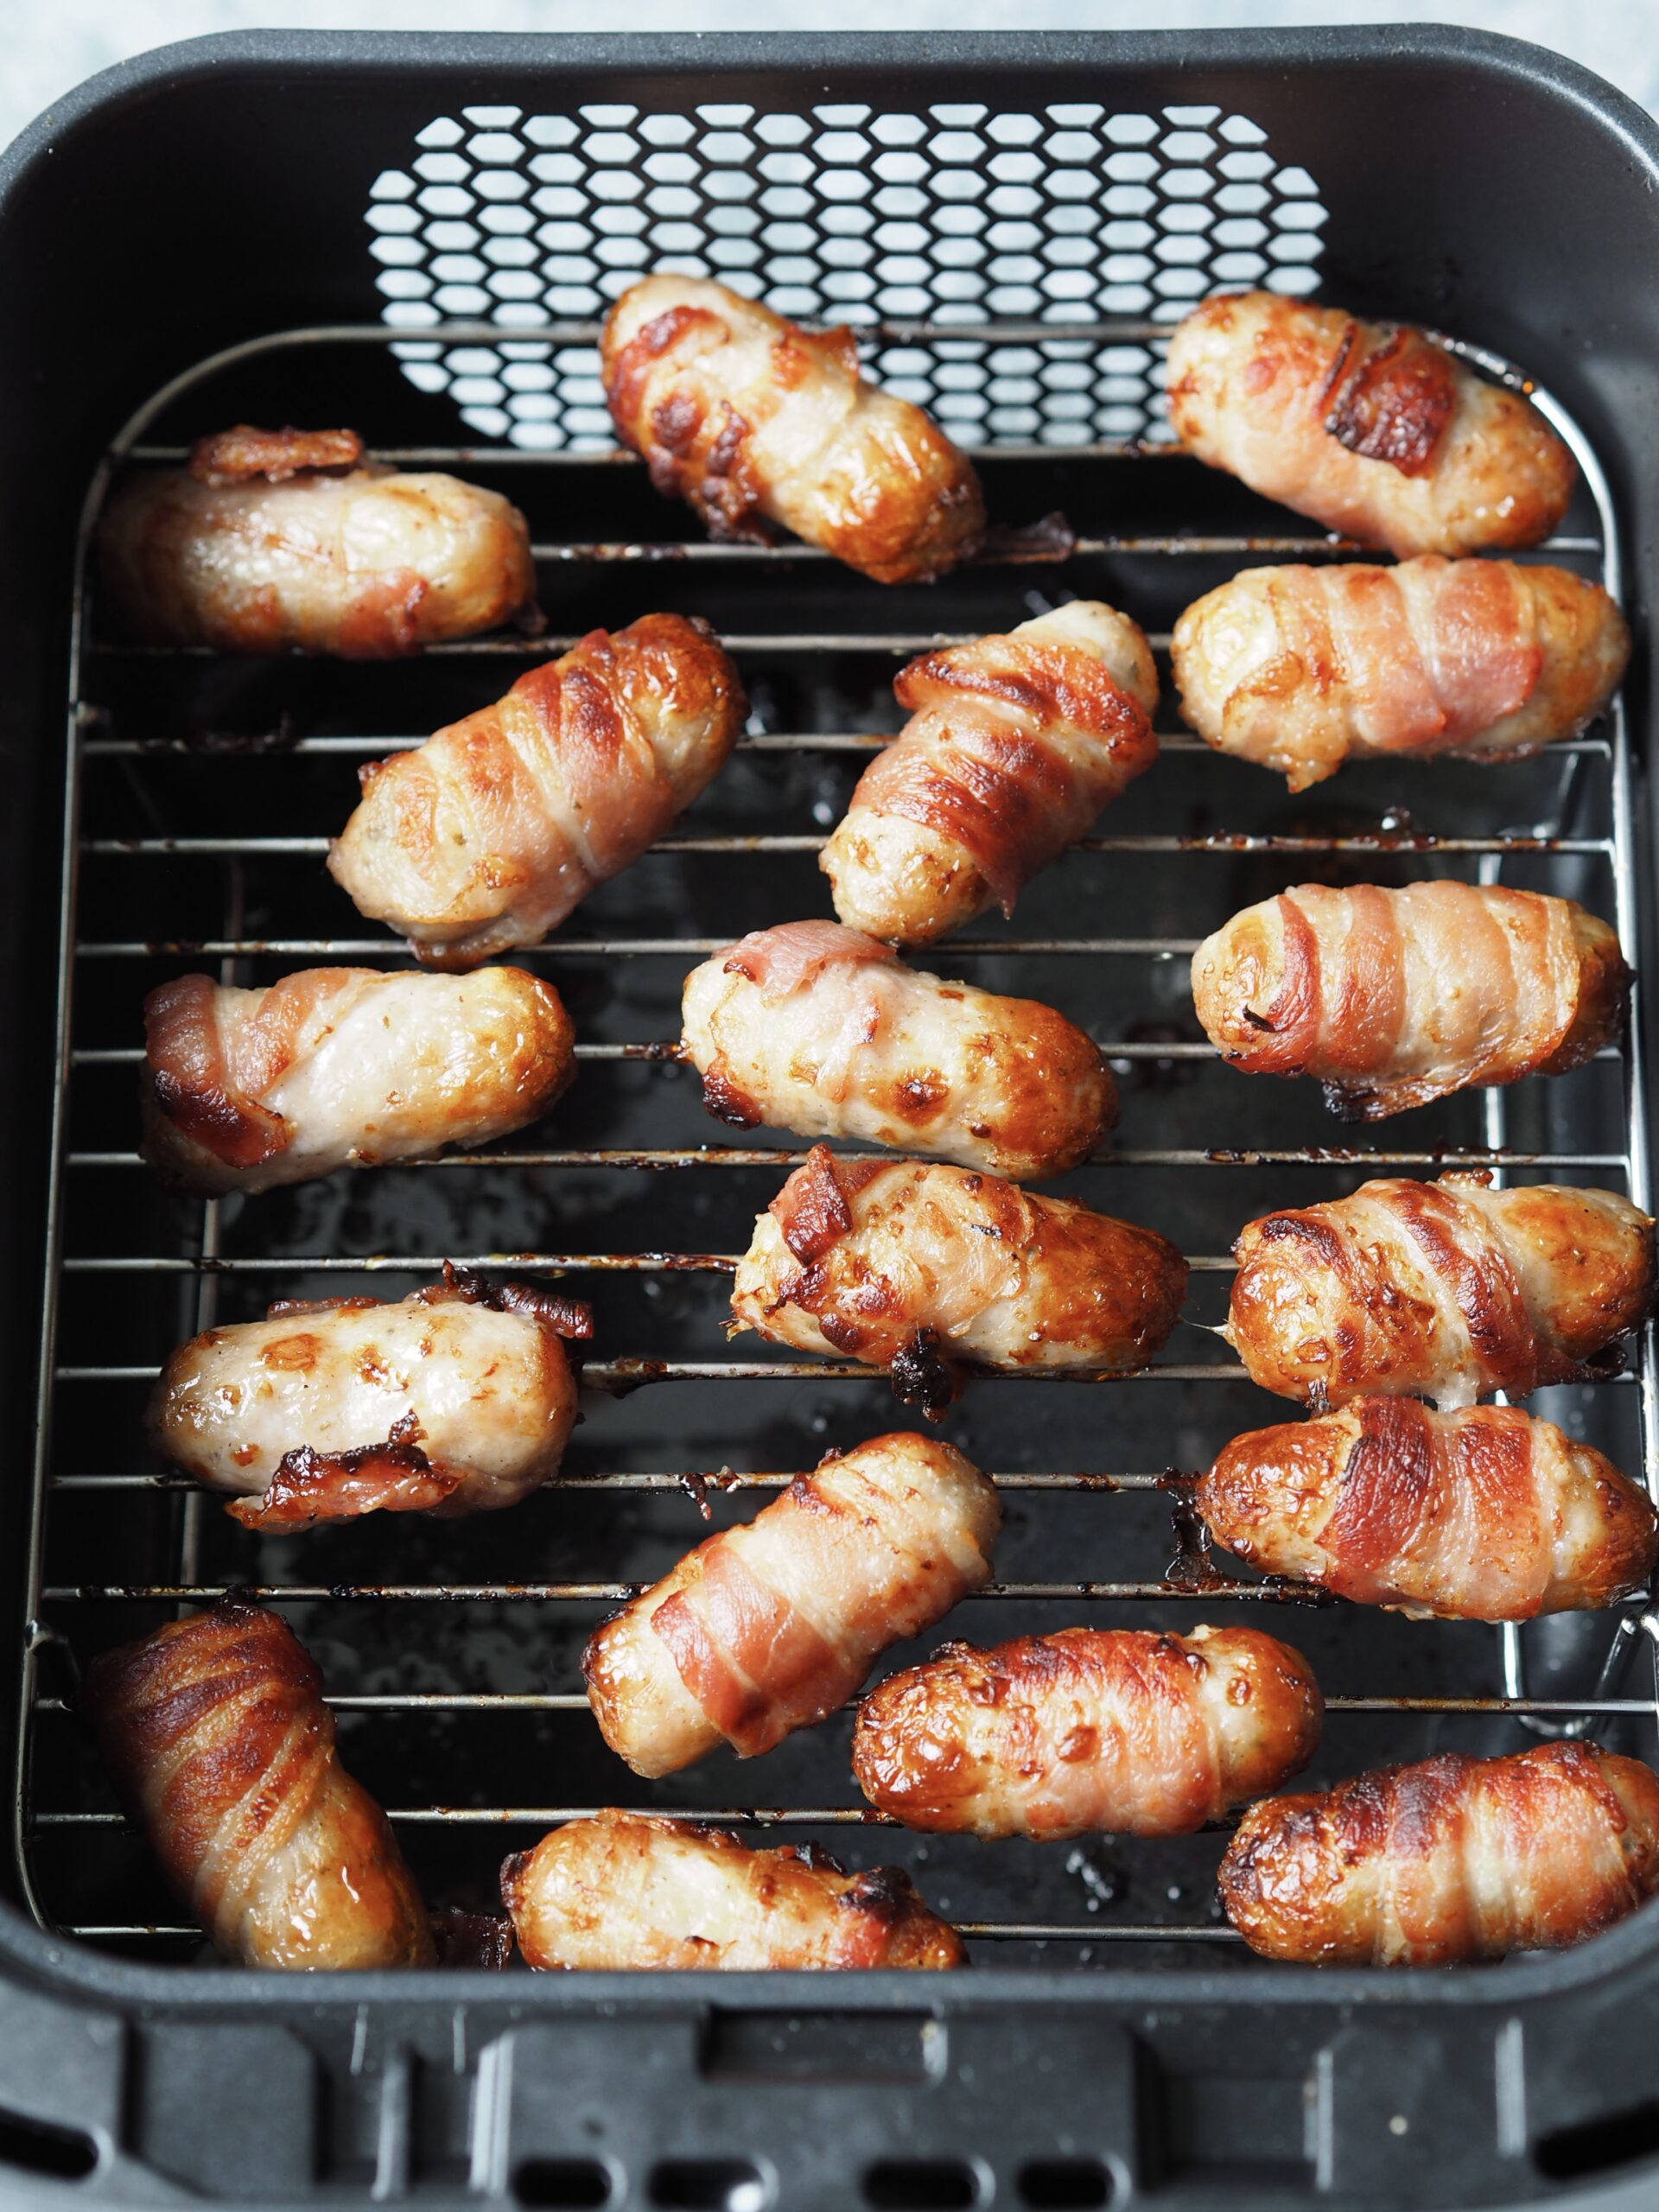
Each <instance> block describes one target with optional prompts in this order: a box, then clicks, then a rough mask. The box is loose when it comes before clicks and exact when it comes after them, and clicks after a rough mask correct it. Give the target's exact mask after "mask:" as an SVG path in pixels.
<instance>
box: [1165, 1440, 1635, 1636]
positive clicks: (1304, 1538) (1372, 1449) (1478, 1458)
mask: <svg viewBox="0 0 1659 2212" xmlns="http://www.w3.org/2000/svg"><path fill="white" fill-rule="evenodd" d="M1194 1503H1196V1505H1197V1507H1198V1512H1199V1513H1200V1514H1201V1515H1202V1516H1203V1518H1204V1521H1205V1525H1206V1527H1207V1528H1208V1529H1209V1530H1210V1532H1211V1535H1213V1536H1214V1537H1215V1538H1216V1540H1217V1542H1218V1543H1221V1544H1224V1546H1225V1547H1226V1548H1227V1549H1228V1550H1229V1551H1230V1552H1231V1553H1232V1554H1234V1556H1235V1557H1236V1558H1238V1559H1242V1560H1249V1561H1250V1562H1251V1563H1252V1564H1253V1565H1255V1566H1256V1567H1262V1569H1264V1570H1265V1571H1266V1572H1267V1573H1269V1574H1280V1575H1287V1576H1290V1577H1292V1578H1293V1579H1294V1580H1298V1581H1305V1582H1317V1583H1318V1584H1319V1585H1320V1586H1321V1587H1322V1588H1324V1589H1326V1590H1329V1591H1332V1592H1334V1593H1335V1595H1336V1596H1338V1597H1339V1598H1351V1599H1354V1600H1355V1602H1356V1603H1357V1604H1359V1605H1384V1606H1387V1607H1389V1609H1390V1610H1391V1611H1397V1612H1403V1613H1408V1614H1410V1615H1411V1616H1412V1617H1413V1618H1415V1619H1418V1620H1454V1621H1455V1620H1465V1621H1470V1620H1472V1621H1527V1620H1531V1619H1533V1618H1535V1616H1536V1615H1537V1614H1539V1613H1561V1612H1579V1611H1591V1610H1592V1609H1594V1608H1595V1607H1597V1606H1601V1605H1612V1604H1613V1603H1614V1602H1615V1601H1616V1600H1617V1599H1620V1598H1623V1597H1625V1596H1627V1595H1628V1594H1629V1592H1630V1591H1632V1590H1635V1589H1637V1588H1638V1587H1639V1586H1641V1584H1642V1583H1643V1582H1644V1581H1645V1580H1647V1578H1648V1576H1649V1574H1650V1573H1652V1571H1653V1567H1654V1562H1655V1560H1656V1557H1659V1514H1656V1512H1655V1510H1654V1507H1653V1503H1652V1501H1651V1500H1650V1499H1649V1497H1648V1496H1647V1493H1646V1492H1645V1491H1642V1490H1640V1489H1638V1488H1637V1485H1636V1484H1635V1483H1633V1482H1631V1481H1630V1478H1629V1477H1628V1476H1626V1475H1622V1474H1620V1472H1619V1471H1618V1468H1617V1467H1615V1466H1614V1465H1612V1463H1611V1460H1609V1459H1604V1458H1603V1456H1602V1454H1601V1453H1600V1452H1598V1451H1596V1450H1595V1449H1594V1448H1593V1446H1591V1445H1588V1444H1580V1443H1578V1442H1576V1441H1575V1440H1573V1438H1571V1437H1568V1436H1564V1435H1563V1434H1562V1433H1561V1431H1560V1429H1559V1428H1557V1427H1556V1426H1555V1424H1554V1422H1553V1421H1537V1420H1535V1419H1534V1418H1533V1417H1532V1415H1531V1414H1525V1413H1522V1411H1521V1410H1520V1408H1518V1407H1515V1406H1465V1407H1463V1408H1460V1409H1459V1411H1458V1412H1456V1413H1433V1412H1431V1411H1430V1410H1429V1408H1427V1406H1422V1405H1419V1404H1418V1403H1417V1402H1416V1400H1415V1399H1414V1398H1357V1399H1355V1401H1354V1402H1353V1403H1352V1404H1351V1405H1350V1406H1347V1407H1344V1409H1343V1410H1342V1411H1341V1412H1340V1413H1333V1414H1323V1415H1322V1416H1321V1417H1320V1418H1319V1420H1317V1421H1287V1422H1285V1423H1284V1424H1283V1425H1282V1426H1281V1427H1274V1428H1258V1429H1255V1430H1253V1431H1252V1432H1251V1433H1249V1435H1247V1436H1236V1437H1235V1438H1234V1439H1233V1440H1232V1442H1231V1443H1230V1445H1228V1446H1227V1447H1226V1449H1225V1451H1224V1452H1222V1453H1221V1455H1220V1457H1219V1458H1218V1459H1217V1461H1216V1463H1215V1465H1213V1466H1212V1467H1211V1469H1210V1471H1209V1472H1208V1473H1207V1474H1205V1476H1203V1477H1202V1478H1200V1480H1199V1482H1198V1487H1197V1491H1196V1492H1195V1497H1194Z"/></svg>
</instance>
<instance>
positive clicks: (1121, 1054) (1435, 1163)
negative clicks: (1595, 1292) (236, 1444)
mask: <svg viewBox="0 0 1659 2212" xmlns="http://www.w3.org/2000/svg"><path fill="white" fill-rule="evenodd" d="M1171 1049H1172V1048H1171V1047H1169V1046H1145V1047H1143V1048H1141V1050H1140V1052H1138V1054H1137V1055H1136V1056H1137V1057H1138V1058H1146V1059H1151V1058H1162V1057H1164V1055H1165V1054H1166V1053H1167V1052H1169V1051H1170V1050H1171ZM1209 1049H1210V1048H1209V1047H1208V1046H1205V1052H1208V1051H1209ZM1103 1050H1104V1051H1105V1052H1106V1053H1107V1054H1108V1056H1109V1058H1113V1059H1117V1058H1128V1052H1126V1051H1125V1049H1124V1047H1122V1046H1117V1045H1109V1046H1103ZM114 1057H115V1056H113V1055H111V1056H109V1058H111V1059H112V1058H114ZM120 1057H121V1058H123V1059H132V1060H140V1059H142V1058H143V1053H142V1052H137V1051H135V1052H130V1053H124V1054H122V1055H121V1056H120ZM98 1064H99V1065H107V1064H108V1062H107V1060H100V1062H99V1063H98ZM878 1156H880V1157H882V1158H886V1157H887V1155H885V1154H882V1155H877V1154H865V1153H843V1154H839V1155H838V1157H840V1158H842V1159H845V1160H852V1161H858V1160H864V1159H874V1158H877V1157H878ZM807 1157H808V1155H807V1154H806V1153H804V1152H801V1151H792V1152H791V1151H786V1150H785V1149H784V1148H783V1147H781V1146H779V1147H770V1146H765V1145H753V1146H749V1145H659V1146H656V1147H651V1148H648V1149H645V1150H643V1151H637V1152H627V1151H612V1150H607V1149H605V1148H604V1147H599V1148H596V1149H592V1150H582V1149H568V1148H567V1149H563V1150H561V1149H559V1148H557V1147H550V1149H548V1150H546V1151H519V1152H445V1153H440V1154H437V1155H436V1156H435V1158H432V1159H429V1160H398V1161H397V1162H396V1163H395V1165H396V1166H397V1168H398V1169H399V1170H400V1171H402V1170H406V1169H414V1168H419V1169H426V1168H435V1167H443V1168H449V1167H614V1168H620V1169H634V1168H677V1167H775V1168H778V1169H779V1170H782V1169H785V1168H791V1167H799V1166H801V1165H802V1164H803V1163H804V1160H806V1159H807ZM64 1164H65V1166H67V1167H138V1166H142V1165H143V1160H142V1157H141V1155H140V1154H137V1153H136V1152H72V1153H70V1154H68V1155H67V1158H66V1160H65V1162H64ZM1086 1165H1088V1166H1090V1167H1359V1168H1374V1167H1433V1168H1434V1169H1436V1170H1437V1171H1446V1170H1449V1169H1453V1168H1459V1167H1553V1168H1565V1167H1578V1168H1594V1169H1596V1170H1598V1171H1599V1172H1601V1173H1615V1172H1618V1173H1622V1172H1623V1171H1624V1166H1625V1160H1624V1154H1623V1153H1620V1152H1517V1151H1515V1150H1513V1149H1512V1148H1505V1147H1501V1146H1500V1147H1488V1148H1485V1149H1483V1150H1479V1151H1472V1152H1471V1151H1462V1152H1439V1151H1428V1152H1400V1151H1395V1152H1378V1151H1368V1150H1366V1149H1364V1148H1363V1147H1348V1148H1344V1147H1336V1146H1319V1145H1305V1146H1303V1147H1301V1148H1300V1149H1295V1148H1291V1149H1288V1150H1286V1149H1281V1150H1277V1151H1274V1150H1264V1149H1257V1150H1254V1151H1244V1150H1239V1149H1236V1148H1235V1149H1233V1150H1231V1151H1226V1150H1219V1149H1216V1148H1213V1147H1212V1148H1211V1149H1210V1150H1208V1151H1200V1150H1196V1149H1194V1148H1192V1147H1179V1146H1175V1147H1166V1148H1165V1149H1162V1150H1160V1149H1158V1148H1157V1147H1144V1146H1143V1147H1133V1146H1130V1147H1125V1148H1124V1149H1123V1150H1122V1151H1121V1152H1116V1151H1114V1152H1096V1153H1093V1154H1090V1158H1089V1160H1088V1161H1087V1163H1086Z"/></svg>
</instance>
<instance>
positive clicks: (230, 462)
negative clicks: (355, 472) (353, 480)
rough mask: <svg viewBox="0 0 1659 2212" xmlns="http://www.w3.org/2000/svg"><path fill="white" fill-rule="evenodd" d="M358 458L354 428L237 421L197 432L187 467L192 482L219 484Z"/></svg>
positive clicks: (279, 476) (277, 480)
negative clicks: (202, 434) (270, 426)
mask: <svg viewBox="0 0 1659 2212" xmlns="http://www.w3.org/2000/svg"><path fill="white" fill-rule="evenodd" d="M362 458H363V441H362V439H361V438H360V437H359V435H358V434H357V432H356V431H355V430H296V429H294V428H293V426H292V425H291V424H290V425H289V426H288V427H287V428H286V429H281V430H261V429H255V427H254V425H253V424H252V423H237V424H236V425H235V427H234V428H233V429H229V430H219V431H217V432H216V433H215V434H214V435H213V436H212V437H207V438H198V439H197V440H196V442H195V443H194V445H193V446H192V447H191V448H190V463H189V467H190V474H191V475H192V476H193V477H194V479H195V480H196V482H197V483H198V484H207V485H209V486H213V488H214V489H215V490H219V489H222V488H223V487H224V486H226V485H229V484H245V483H248V482H249V481H251V480H252V479H253V478H254V477H263V478H264V480H265V481H266V482H267V483H268V484H283V483H286V482H287V481H288V480H289V477H291V476H310V475H319V474H328V473H330V472H332V471H334V470H337V469H346V468H355V467H357V465H358V463H359V461H361V460H362Z"/></svg>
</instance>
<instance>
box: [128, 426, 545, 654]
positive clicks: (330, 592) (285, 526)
mask: <svg viewBox="0 0 1659 2212" xmlns="http://www.w3.org/2000/svg"><path fill="white" fill-rule="evenodd" d="M362 454H363V441H362V440H361V439H360V438H359V436H358V435H357V434H356V432H355V431H354V430H255V429H249V428H248V427H247V426H246V425H242V426H240V427H238V429H234V430H226V431H224V432H222V433H221V434H220V435H219V436H217V437H213V438H203V439H201V440H200V442H198V444H197V445H196V446H195V448H194V450H193V452H192V454H191V456H190V465H189V467H188V468H168V469H148V470H145V471H144V472H143V473H142V474H135V475H133V476H131V477H130V478H129V479H128V480H127V481H126V482H125V483H124V485H123V486H122V487H121V489H120V490H119V491H118V493H116V495H115V497H114V498H113V499H111V502H110V505H109V508H108V510H107V512H106V513H105V518H104V523H103V527H102V530H101V531H100V533H99V575H100V579H101V581H102V583H103V587H104V589H105V593H106V594H107V595H108V597H109V599H110V601H111V604H112V605H113V607H114V609H115V613H116V616H117V619H118V621H119V623H120V624H121V626H123V628H124V630H125V631H126V632H127V633H128V634H129V635H130V636H131V637H133V638H136V639H140V640H142V641H143V643H145V644H150V645H210V646H212V647H213V650H214V651H215V652H222V653H280V652H288V651H289V650H294V649H297V650H298V651H299V652H307V653H337V654H340V655H341V656H342V657H344V658H346V659H350V660H371V659H378V658H384V657H385V656H388V655H391V654H397V653H410V652H417V651H418V650H419V648H420V647H421V646H422V645H435V644H437V643H439V642H440V641H441V640H442V639H446V638H470V637H472V636H473V635H474V633H475V632H478V631H480V630H493V629H494V628H495V627H496V626H497V625H498V624H499V623H502V622H505V621H506V620H509V619H510V618H511V617H512V616H514V615H518V614H523V613H525V612H526V611H527V610H529V609H530V608H531V607H532V606H533V603H534V601H535V597H536V571H535V569H534V568H533V567H532V566H531V557H530V531H529V528H528V526H527V524H525V521H524V517H523V515H521V514H520V513H519V512H518V508H517V507H515V506H513V505H511V504H510V503H509V502H508V501H507V500H505V499H503V498H502V497H501V494H500V493H499V492H485V491H480V488H479V487H478V486H477V485H475V484H463V483H461V481H460V480H458V479H457V478H455V477H454V476H435V475H427V474H422V475H400V474H395V473H394V472H393V471H392V470H391V469H389V468H379V467H371V466H367V465H365V463H364V462H363V460H362Z"/></svg>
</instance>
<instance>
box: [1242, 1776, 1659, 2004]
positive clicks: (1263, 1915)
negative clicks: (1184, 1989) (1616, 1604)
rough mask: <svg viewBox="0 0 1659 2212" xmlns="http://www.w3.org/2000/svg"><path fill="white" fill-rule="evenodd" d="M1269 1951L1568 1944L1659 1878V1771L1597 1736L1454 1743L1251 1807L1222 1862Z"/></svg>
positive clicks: (1377, 1954)
mask: <svg viewBox="0 0 1659 2212" xmlns="http://www.w3.org/2000/svg"><path fill="white" fill-rule="evenodd" d="M1220 1880H1221V1893H1222V1900H1223V1902H1224V1904H1225V1905H1226V1908H1227V1916H1228V1918H1229V1919H1230V1921H1231V1922H1232V1923H1233V1925H1234V1927H1235V1928H1236V1929H1238V1931H1239V1933H1240V1934H1241V1935H1242V1936H1243V1937H1244V1940H1245V1941H1246V1942H1248V1943H1249V1945H1250V1946H1251V1947H1252V1948H1254V1949H1255V1950H1257V1951H1260V1952H1262V1953H1263V1954H1264V1955H1266V1956H1268V1957H1269V1958H1275V1959H1294V1960H1301V1961H1307V1962H1309V1963H1313V1964H1319V1965H1351V1966H1355V1965H1365V1966H1370V1965H1376V1966H1445V1965H1449V1964H1452V1963H1453V1962H1455V1961H1464V1960H1474V1959H1499V1958H1502V1957H1503V1956H1504V1955H1506V1954H1507V1953H1509V1952H1510V1951H1517V1950H1554V1949H1559V1948H1561V1947H1562V1946H1564V1945H1567V1944H1569V1943H1578V1942H1583V1941H1584V1940H1585V1938H1586V1937H1587V1936H1593V1935H1595V1934H1596V1933H1597V1932H1598V1931H1599V1929H1604V1928H1608V1927H1611V1925H1612V1923H1614V1922H1615V1921H1618V1920H1620V1919H1622V1918H1623V1917H1624V1916H1625V1915H1626V1914H1627V1913H1630V1912H1633V1911H1634V1910H1636V1908H1637V1905H1639V1904H1642V1902H1643V1900H1644V1899H1645V1898H1647V1897H1651V1896H1652V1895H1653V1894H1654V1892H1655V1891H1656V1889H1659V1777H1655V1776H1654V1775H1653V1774H1652V1773H1650V1772H1649V1770H1648V1768H1646V1767H1645V1766H1643V1764H1641V1763H1640V1762H1639V1761H1638V1760H1636V1759H1629V1758H1618V1757H1617V1756H1616V1755H1615V1754H1613V1753H1611V1752H1609V1751H1601V1750H1599V1749H1598V1748H1597V1747H1596V1746H1595V1745H1591V1744H1540V1745H1535V1747H1534V1748H1533V1749H1532V1750H1531V1751H1519V1752H1515V1753H1512V1754H1511V1755H1510V1757H1508V1758H1492V1759H1477V1758H1464V1757H1462V1756H1460V1755H1459V1754H1456V1753H1450V1752H1448V1753H1443V1754H1442V1755H1441V1756H1440V1757H1439V1758H1432V1759H1425V1760H1424V1761H1422V1762H1421V1764H1419V1765H1416V1766H1407V1767H1388V1768H1384V1769H1383V1770H1381V1771H1380V1772H1378V1773H1376V1774H1366V1775H1360V1776H1357V1777H1355V1778H1354V1779H1353V1780H1351V1781H1348V1782H1343V1783H1338V1785H1337V1787H1336V1788H1335V1789H1332V1790H1328V1791H1326V1792H1325V1793H1324V1794H1323V1795H1319V1796H1315V1795H1311V1794H1310V1795H1305V1796H1293V1797H1277V1798H1274V1799H1272V1800H1270V1801H1269V1802H1268V1803H1267V1804H1265V1805H1256V1806H1253V1807H1252V1808H1251V1809H1250V1810H1249V1812H1248V1813H1247V1814H1246V1815H1244V1818H1243V1821H1242V1822H1241V1824H1240V1827H1239V1830H1238V1834H1236V1836H1235V1837H1234V1839H1233V1840H1232V1842H1231V1843H1230V1845H1229V1846H1228V1848H1227V1855H1226V1857H1225V1858H1224V1859H1223V1861H1222V1865H1221V1875H1220Z"/></svg>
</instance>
